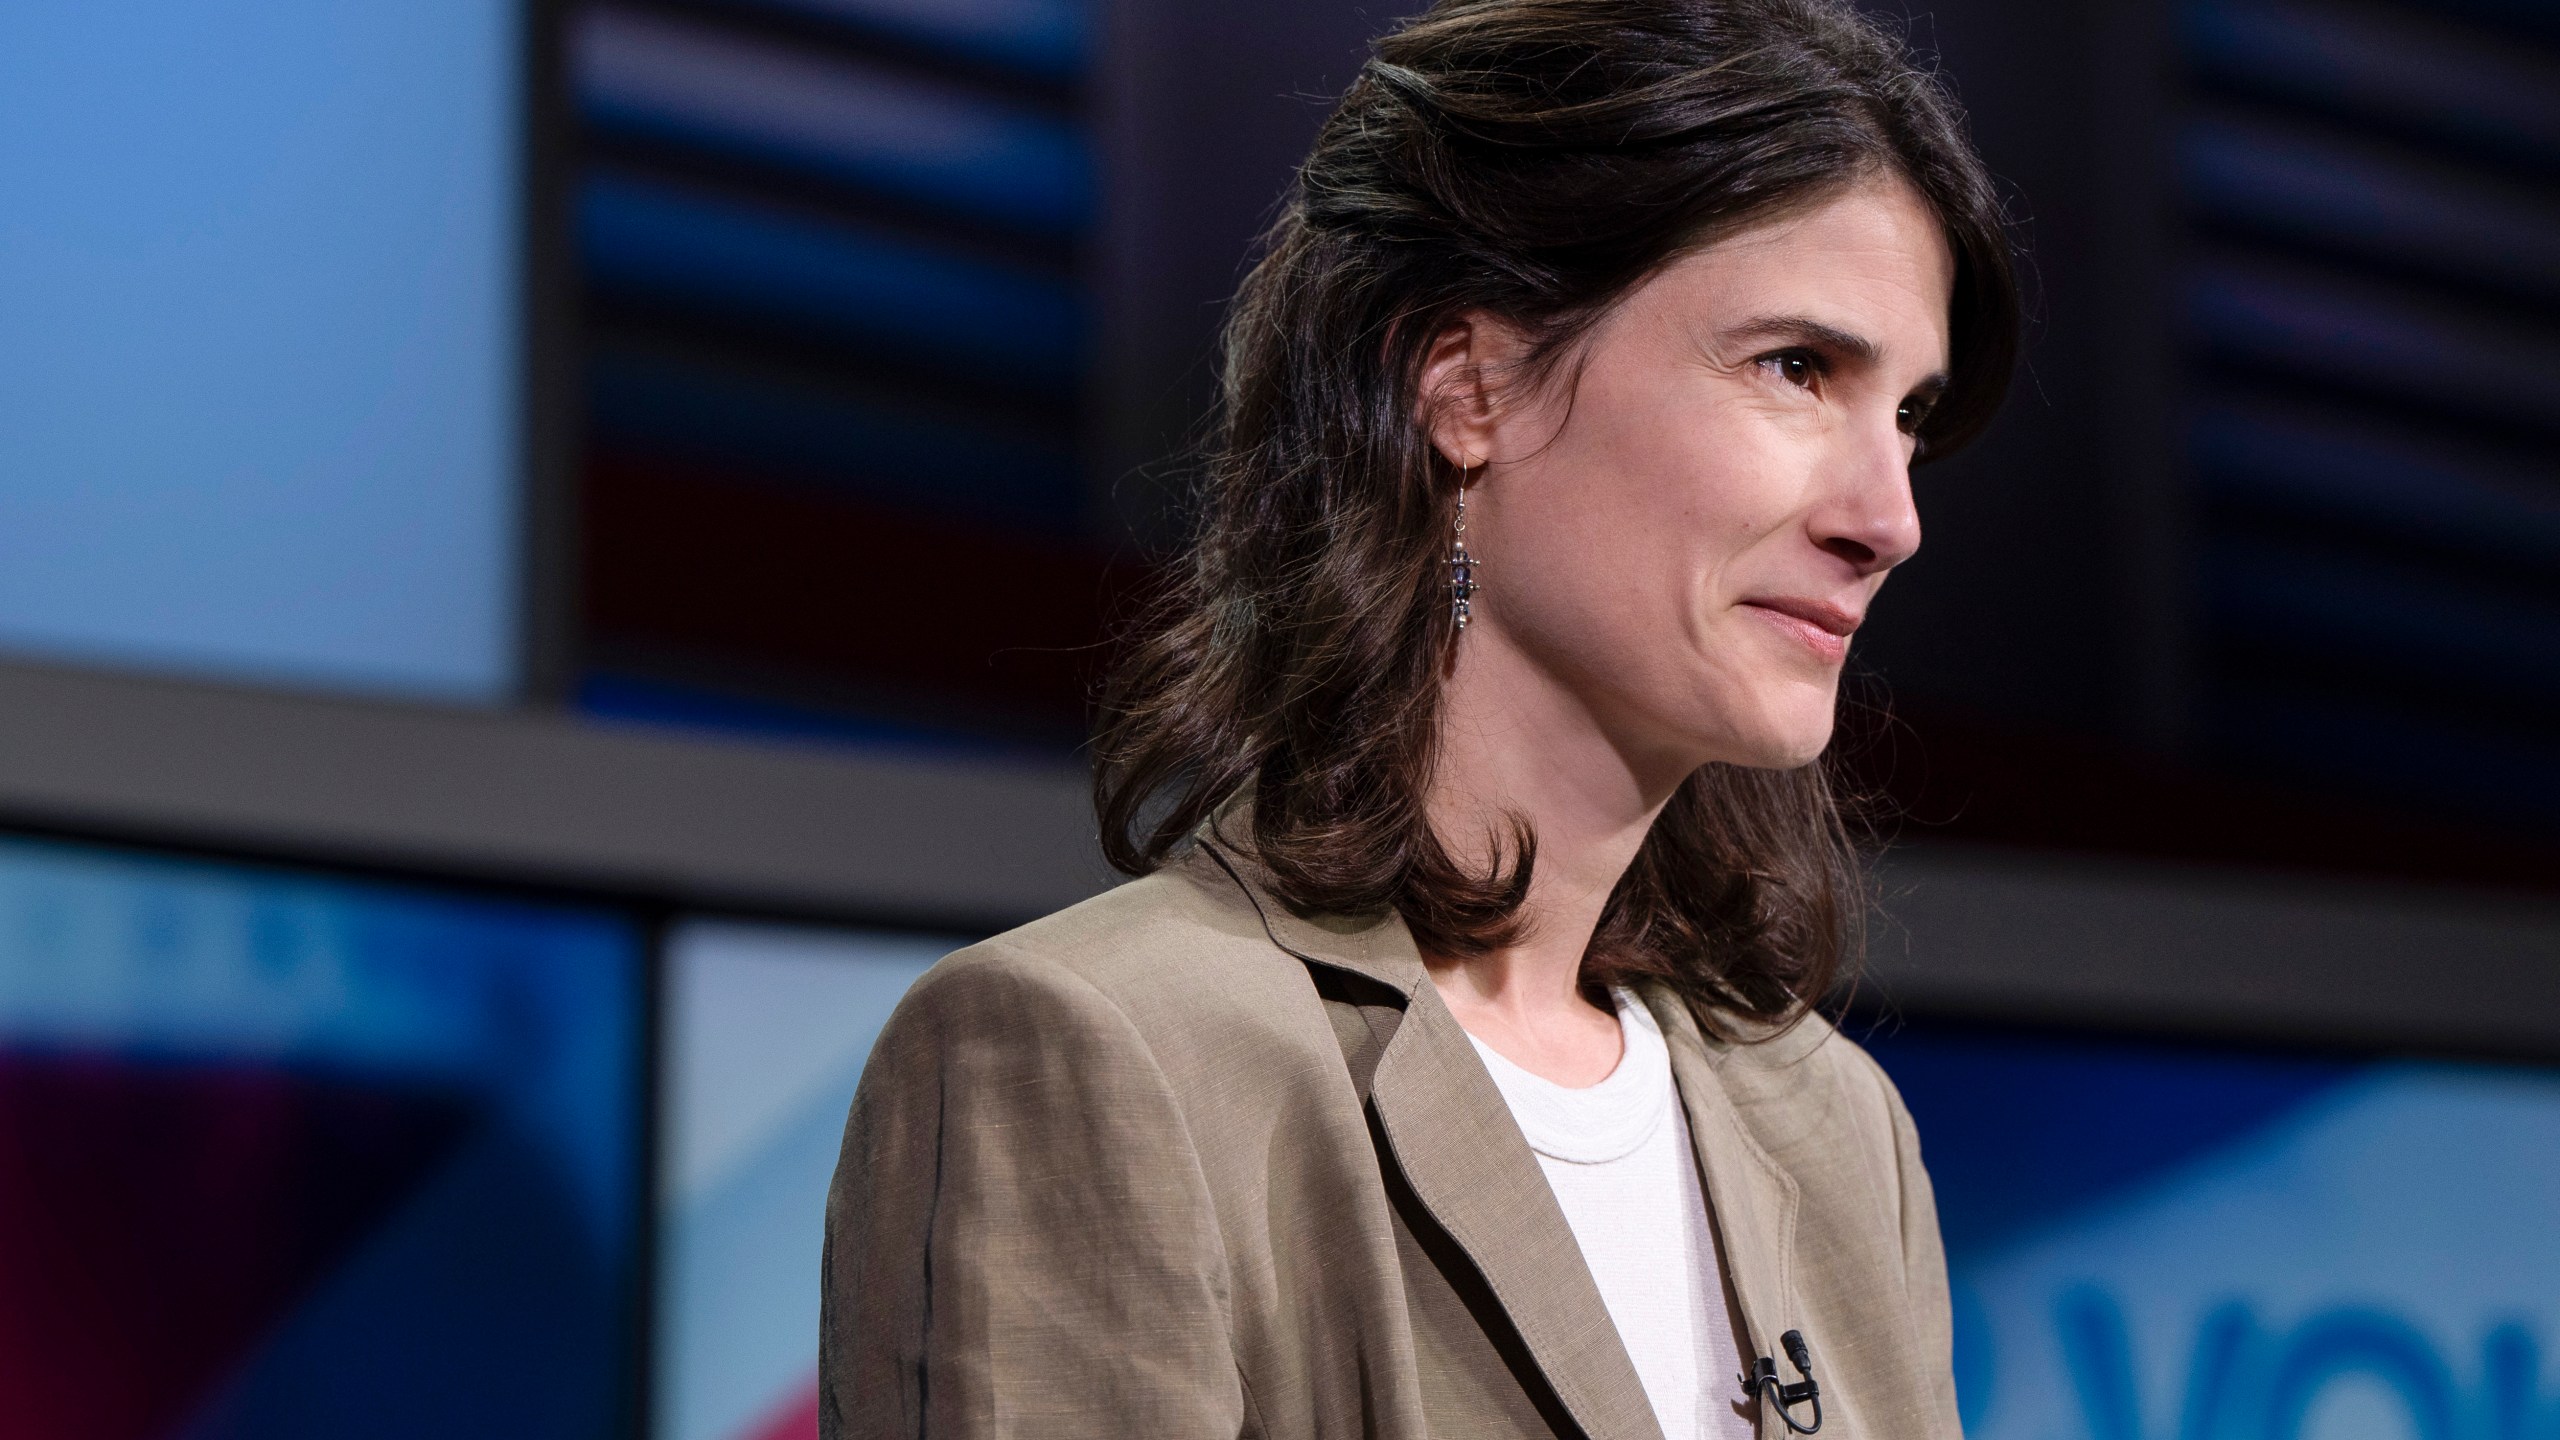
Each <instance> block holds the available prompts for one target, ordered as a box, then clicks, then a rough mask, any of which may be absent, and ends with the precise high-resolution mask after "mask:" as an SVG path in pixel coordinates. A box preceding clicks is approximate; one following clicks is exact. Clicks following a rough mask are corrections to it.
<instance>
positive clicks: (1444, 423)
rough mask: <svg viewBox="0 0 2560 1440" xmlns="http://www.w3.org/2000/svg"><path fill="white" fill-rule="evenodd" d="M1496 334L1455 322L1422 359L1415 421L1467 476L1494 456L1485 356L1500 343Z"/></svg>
mask: <svg viewBox="0 0 2560 1440" xmlns="http://www.w3.org/2000/svg"><path fill="white" fill-rule="evenodd" d="M1491 332H1492V327H1491V326H1489V325H1488V324H1487V323H1486V322H1485V321H1484V320H1483V319H1482V318H1481V317H1478V316H1469V317H1467V318H1465V319H1462V320H1457V321H1453V322H1451V323H1450V325H1449V326H1448V327H1447V328H1446V329H1443V330H1442V331H1441V332H1440V333H1439V334H1438V335H1435V336H1433V337H1432V340H1431V348H1430V349H1428V350H1426V351H1424V352H1423V356H1422V383H1421V384H1420V386H1418V387H1417V389H1416V393H1415V404H1416V406H1417V407H1419V411H1420V413H1419V414H1417V415H1416V416H1415V417H1414V418H1415V419H1416V420H1417V421H1418V422H1419V423H1420V424H1421V425H1422V426H1423V428H1424V430H1425V431H1426V432H1427V433H1428V434H1429V435H1430V436H1431V444H1432V446H1433V448H1435V449H1437V450H1438V451H1439V452H1440V458H1442V459H1444V460H1446V461H1448V462H1449V463H1450V464H1451V465H1453V466H1456V467H1457V468H1458V469H1460V470H1462V471H1463V470H1473V469H1475V468H1476V467H1478V466H1480V465H1482V464H1484V463H1485V461H1486V460H1487V459H1489V458H1491V456H1492V454H1493V429H1494V416H1493V392H1492V388H1491V386H1490V384H1489V383H1488V381H1487V380H1486V378H1485V377H1486V372H1487V370H1488V369H1490V368H1492V366H1491V364H1490V363H1489V362H1490V361H1491V360H1492V357H1491V356H1489V355H1488V354H1487V353H1486V351H1487V350H1488V349H1489V348H1491V342H1493V341H1494V340H1495V336H1494V335H1493V334H1492V333H1491Z"/></svg>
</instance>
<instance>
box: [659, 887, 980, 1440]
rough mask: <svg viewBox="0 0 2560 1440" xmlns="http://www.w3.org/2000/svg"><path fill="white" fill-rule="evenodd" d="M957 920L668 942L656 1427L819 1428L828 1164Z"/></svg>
mask: <svg viewBox="0 0 2560 1440" xmlns="http://www.w3.org/2000/svg"><path fill="white" fill-rule="evenodd" d="M963 943H965V942H963V941H960V940H956V939H952V938H948V937H942V936H919V935H892V934H874V933H863V932H847V931H816V930H788V929H781V928H776V927H769V926H750V925H740V924H727V923H715V922H701V921H698V922H694V923H690V924H687V925H684V926H682V927H680V928H679V929H678V930H677V931H676V933H675V935H674V936H673V937H672V939H671V940H670V942H669V945H668V952H667V964H668V971H667V1034H666V1048H665V1051H664V1053H665V1056H666V1067H667V1068H666V1071H665V1076H664V1084H665V1090H664V1095H665V1100H664V1105H665V1109H664V1112H663V1113H664V1115H665V1123H666V1131H665V1135H666V1140H665V1148H664V1152H663V1154H664V1159H663V1162H662V1163H663V1166H664V1168H663V1170H662V1171H661V1172H660V1181H659V1184H660V1194H661V1197H662V1212H661V1213H662V1215H663V1224H664V1230H663V1236H662V1239H661V1242H660V1244H661V1249H660V1252H659V1258H658V1276H659V1291H658V1295H659V1315H660V1317H661V1320H660V1324H659V1328H658V1338H657V1346H658V1351H657V1364H658V1372H657V1373H658V1380H657V1385H658V1404H657V1429H658V1434H659V1436H660V1437H662V1440H801V1437H814V1436H815V1435H816V1434H817V1433H818V1420H817V1377H818V1257H819V1250H820V1247H821V1246H822V1244H823V1243H824V1239H825V1224H826V1201H827V1181H828V1178H829V1177H830V1176H832V1175H833V1174H834V1173H835V1166H836V1151H837V1148H838V1146H839V1145H840V1144H841V1143H842V1141H843V1138H844V1119H845V1110H846V1107H847V1106H849V1105H851V1104H852V1103H853V1088H854V1085H855V1083H856V1082H857V1081H859V1080H860V1079H861V1078H862V1066H863V1062H864V1061H865V1060H867V1059H869V1058H870V1055H871V1043H872V1041H873V1040H874V1039H876V1038H877V1037H878V1036H879V1034H880V1027H881V1026H882V1025H883V1024H885V1023H886V1022H887V1021H888V1018H889V1012H890V1011H891V1010H893V1009H895V1008H896V1007H897V1003H898V999H899V997H900V996H903V995H904V994H906V993H907V987H908V986H909V985H912V984H914V983H915V979H916V977H917V976H919V975H922V974H923V973H924V972H925V969H926V967H928V966H930V965H932V964H933V962H934V961H935V960H937V959H939V958H941V956H942V955H944V954H945V953H946V952H948V951H951V950H953V949H956V948H958V947H959V946H960V945H961V944H963Z"/></svg>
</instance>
